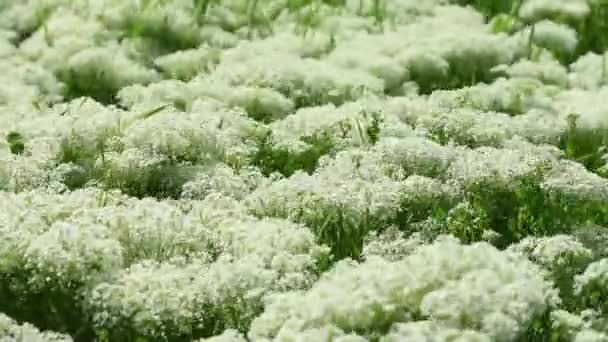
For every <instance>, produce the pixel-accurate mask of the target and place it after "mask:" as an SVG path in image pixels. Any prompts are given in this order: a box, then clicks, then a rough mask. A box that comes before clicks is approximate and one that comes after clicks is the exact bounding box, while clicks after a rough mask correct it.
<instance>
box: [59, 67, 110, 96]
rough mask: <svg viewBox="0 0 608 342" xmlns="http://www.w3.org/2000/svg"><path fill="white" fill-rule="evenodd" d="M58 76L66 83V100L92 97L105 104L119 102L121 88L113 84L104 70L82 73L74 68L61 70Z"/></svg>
mask: <svg viewBox="0 0 608 342" xmlns="http://www.w3.org/2000/svg"><path fill="white" fill-rule="evenodd" d="M58 76H59V79H60V80H61V81H62V82H63V83H65V85H66V90H65V98H66V100H72V99H77V98H81V97H90V98H92V99H94V100H95V101H97V102H99V103H103V104H116V103H117V102H118V101H117V99H116V93H117V92H118V91H119V90H120V88H117V87H115V86H114V85H112V83H111V82H110V81H109V80H108V78H107V77H105V72H103V71H92V72H89V73H86V74H82V73H77V72H75V71H74V70H68V71H66V72H61V73H60V74H59V75H58Z"/></svg>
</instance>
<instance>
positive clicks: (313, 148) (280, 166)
mask: <svg viewBox="0 0 608 342" xmlns="http://www.w3.org/2000/svg"><path fill="white" fill-rule="evenodd" d="M301 140H302V142H304V143H306V144H308V145H309V147H308V148H307V149H306V150H304V151H298V152H291V151H289V149H288V148H287V147H284V146H277V145H276V143H274V141H273V140H272V132H271V131H267V132H266V133H264V134H263V135H261V137H260V138H259V141H258V149H257V152H256V153H255V155H254V156H253V165H255V166H257V167H259V168H260V170H261V171H262V173H264V175H266V176H268V175H270V174H272V173H274V172H278V173H280V174H282V175H284V176H291V175H292V174H294V173H295V172H296V171H298V170H303V171H306V172H307V173H309V174H311V173H312V172H314V170H315V169H316V168H317V164H318V161H319V159H320V158H321V157H322V156H324V155H326V154H328V153H330V152H331V151H332V150H333V148H334V142H333V140H332V138H331V137H330V136H329V135H327V134H321V135H314V136H308V137H303V138H301Z"/></svg>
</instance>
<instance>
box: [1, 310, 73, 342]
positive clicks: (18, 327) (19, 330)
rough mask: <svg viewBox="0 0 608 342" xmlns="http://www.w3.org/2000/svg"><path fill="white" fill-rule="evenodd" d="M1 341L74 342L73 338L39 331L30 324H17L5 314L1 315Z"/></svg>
mask: <svg viewBox="0 0 608 342" xmlns="http://www.w3.org/2000/svg"><path fill="white" fill-rule="evenodd" d="M0 340H2V341H7V342H10V341H31V342H72V338H70V337H69V336H67V335H63V334H59V333H54V332H50V331H43V332H42V331H39V330H38V329H37V328H36V327H34V326H33V325H31V324H29V323H24V324H19V323H17V322H15V321H14V320H12V319H11V318H10V317H8V316H6V315H5V314H3V313H0Z"/></svg>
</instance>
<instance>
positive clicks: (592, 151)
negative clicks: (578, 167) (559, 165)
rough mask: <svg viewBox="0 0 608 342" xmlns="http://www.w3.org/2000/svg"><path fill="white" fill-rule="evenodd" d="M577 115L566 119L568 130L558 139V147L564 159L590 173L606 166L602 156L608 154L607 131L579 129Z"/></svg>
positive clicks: (603, 129) (601, 129)
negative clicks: (583, 167)
mask: <svg viewBox="0 0 608 342" xmlns="http://www.w3.org/2000/svg"><path fill="white" fill-rule="evenodd" d="M578 118H579V115H577V114H571V115H570V116H569V117H568V130H566V132H564V134H563V135H562V136H561V138H560V142H559V147H560V149H561V150H563V151H564V153H565V156H566V158H568V159H571V160H574V161H577V162H579V163H581V164H583V165H585V167H586V168H587V169H588V170H590V171H592V172H598V170H599V169H600V168H602V167H604V166H605V165H606V160H604V156H605V155H606V153H607V152H608V129H605V128H596V129H588V128H582V127H579V126H578V124H577V122H578Z"/></svg>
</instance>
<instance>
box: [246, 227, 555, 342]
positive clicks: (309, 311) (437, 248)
mask: <svg viewBox="0 0 608 342" xmlns="http://www.w3.org/2000/svg"><path fill="white" fill-rule="evenodd" d="M553 300H554V293H553V290H552V286H551V284H550V283H547V282H546V281H545V280H543V279H542V277H541V276H540V275H539V274H538V271H537V269H536V267H534V266H533V265H532V264H531V263H530V262H527V261H525V260H523V259H521V258H511V257H509V256H507V255H506V254H503V253H502V252H500V251H498V250H496V249H494V248H493V247H491V246H490V245H488V244H485V243H478V244H474V245H471V246H463V245H460V244H459V243H458V242H457V241H456V240H455V239H453V238H445V237H444V238H441V239H439V240H438V241H436V242H435V243H433V244H431V245H427V246H424V247H420V248H418V249H417V250H416V251H415V252H414V253H412V254H411V255H409V256H407V257H405V258H404V259H403V260H401V261H396V262H390V261H386V260H384V259H379V258H371V259H368V260H367V261H365V262H364V263H361V264H353V263H351V262H341V263H338V264H337V266H336V267H335V269H333V270H332V271H330V272H329V273H328V274H326V275H325V276H323V277H322V278H321V279H320V280H319V281H318V282H316V283H315V284H314V285H313V287H312V289H310V290H309V291H303V292H291V293H285V294H279V295H276V296H272V297H271V299H270V301H269V303H268V306H267V308H266V311H265V312H264V313H263V314H262V315H261V316H259V317H258V318H256V319H255V320H254V322H253V324H252V327H251V331H250V335H251V338H254V339H257V338H269V337H274V336H281V333H282V332H283V331H294V330H295V331H305V330H307V329H310V328H321V327H322V326H323V324H327V323H331V324H334V325H336V326H337V327H339V328H342V329H345V330H347V331H359V332H362V333H363V334H364V335H368V336H374V335H376V334H378V333H382V332H383V331H385V330H386V329H387V328H390V327H391V325H393V324H394V323H399V322H403V323H406V322H410V321H416V320H418V319H420V318H418V317H421V318H422V319H425V318H428V319H431V320H433V321H435V322H437V323H439V324H444V325H445V326H446V328H453V329H473V330H479V331H481V332H482V333H485V334H487V335H488V337H489V338H491V339H492V340H496V341H502V340H504V341H508V340H512V339H514V338H516V337H517V336H518V335H520V334H522V333H523V331H522V330H521V328H522V327H523V326H526V325H527V324H529V323H531V322H533V321H534V320H535V319H536V318H537V317H538V315H542V314H543V312H545V310H547V309H549V307H550V306H551V305H553V304H554V303H553V302H552V301H553ZM419 324H420V323H419ZM408 328H409V327H407V326H406V327H397V328H396V330H395V333H394V334H395V338H397V336H399V334H400V333H403V334H404V335H405V336H407V334H408V330H410V329H411V328H410V329H408ZM428 328H432V326H431V327H428ZM412 330H413V331H412V333H413V332H415V333H422V332H423V331H424V329H422V327H416V328H415V329H412ZM410 331H411V330H410ZM438 331H442V333H445V334H454V333H456V331H453V332H450V331H449V330H446V331H443V330H442V329H438ZM462 333H464V334H465V336H466V334H467V333H466V332H462ZM470 334H471V336H472V337H475V336H476V335H475V333H472V332H471V333H470ZM376 336H377V335H376ZM389 336H390V335H389ZM477 336H479V337H478V338H481V337H483V335H477ZM389 340H394V339H389Z"/></svg>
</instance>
